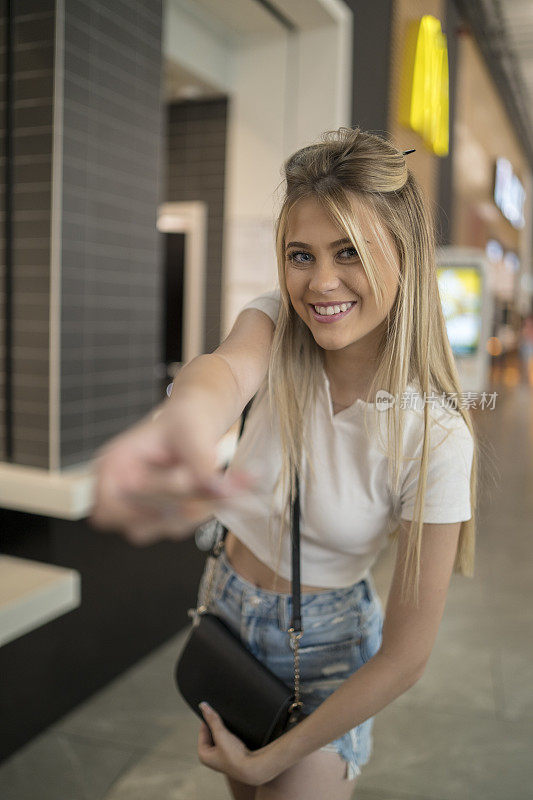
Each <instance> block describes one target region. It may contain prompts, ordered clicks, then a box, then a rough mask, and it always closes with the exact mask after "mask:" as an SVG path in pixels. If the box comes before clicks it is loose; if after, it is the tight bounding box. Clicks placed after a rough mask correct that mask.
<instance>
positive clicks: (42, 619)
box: [0, 555, 81, 646]
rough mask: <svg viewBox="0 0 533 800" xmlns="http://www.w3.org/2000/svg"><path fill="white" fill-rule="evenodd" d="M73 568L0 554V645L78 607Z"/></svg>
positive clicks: (78, 583)
mask: <svg viewBox="0 0 533 800" xmlns="http://www.w3.org/2000/svg"><path fill="white" fill-rule="evenodd" d="M80 597H81V590H80V574H79V572H77V571H76V570H74V569H66V568H65V567H57V566H55V565H52V564H42V563H40V562H39V561H31V560H29V559H26V558H15V557H14V556H4V555H0V646H2V645H4V644H7V643H8V642H11V641H13V639H16V638H18V637H19V636H23V635H24V634H25V633H28V632H29V631H32V630H34V629H35V628H38V627H40V626H41V625H45V624H46V623H47V622H50V620H52V619H55V618H56V617H59V616H61V615H62V614H66V612H67V611H71V610H72V609H73V608H77V607H78V606H79V605H80Z"/></svg>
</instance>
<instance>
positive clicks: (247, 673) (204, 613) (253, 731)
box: [175, 398, 308, 750]
mask: <svg viewBox="0 0 533 800" xmlns="http://www.w3.org/2000/svg"><path fill="white" fill-rule="evenodd" d="M253 400H254V398H252V399H251V400H250V402H249V403H248V404H247V405H246V407H245V409H244V411H243V413H242V419H241V427H240V432H239V438H240V436H241V434H242V431H243V428H244V422H245V419H246V415H247V413H248V411H249V409H250V406H251V404H252V402H253ZM205 524H206V523H204V525H205ZM217 525H219V526H220V528H221V530H222V534H221V535H220V536H219V537H218V539H217V541H215V543H214V545H213V546H212V548H211V549H210V551H209V553H208V559H209V558H211V559H212V562H211V571H210V573H209V575H208V578H209V580H208V586H207V590H206V598H205V601H204V602H203V603H202V602H199V605H198V607H197V608H196V609H191V611H193V613H194V619H193V624H192V628H191V631H190V633H189V635H188V637H187V639H186V641H185V644H184V646H183V649H182V651H181V655H180V657H179V659H178V661H177V663H176V667H175V681H176V685H177V688H178V691H179V692H180V694H181V695H182V696H183V698H184V699H185V700H186V702H187V703H188V704H189V706H190V707H191V708H192V710H193V711H194V712H195V713H196V714H197V715H198V717H200V719H202V720H203V715H202V712H201V709H200V708H199V703H200V702H201V701H202V700H206V701H207V702H208V703H209V705H210V706H212V708H214V709H215V711H217V712H218V713H219V714H220V716H221V717H222V719H223V721H224V724H225V725H226V727H227V728H228V730H230V731H231V732H232V733H234V734H235V735H236V736H238V737H239V739H241V740H242V741H243V742H244V743H245V744H246V746H247V747H248V748H249V749H250V750H257V749H258V748H260V747H264V746H265V745H266V744H268V743H269V742H271V741H273V740H274V739H277V738H278V736H281V734H283V733H284V732H285V731H286V730H288V729H289V728H291V727H292V726H293V725H295V724H297V723H298V722H300V721H301V720H302V719H304V718H305V717H306V716H308V715H307V714H305V713H304V712H303V711H302V706H303V703H302V701H301V699H300V668H299V651H298V645H299V640H300V638H301V637H302V635H303V628H302V620H301V606H300V599H301V596H300V493H299V480H298V475H297V476H296V496H295V498H294V500H293V502H292V506H291V539H292V619H291V624H290V627H289V629H288V631H287V633H288V636H289V646H290V647H291V649H292V650H293V653H294V690H291V688H289V687H288V686H287V685H286V684H285V683H283V681H281V680H280V678H278V676H277V675H275V674H274V673H273V672H272V671H271V670H269V669H268V667H265V665H264V664H263V663H262V662H261V661H259V659H258V658H256V657H255V656H254V655H253V653H251V652H250V650H248V648H247V647H246V645H245V644H244V643H243V642H242V640H241V639H240V638H239V637H238V636H237V635H236V634H235V633H234V632H233V631H232V630H231V629H230V628H229V627H228V626H227V625H226V623H225V622H224V621H223V620H222V619H220V618H219V617H217V616H216V614H213V613H211V612H210V611H209V603H210V601H211V592H212V586H213V578H214V573H215V565H216V559H217V558H218V556H219V555H220V553H221V551H222V549H223V547H224V540H225V538H226V534H227V532H228V529H227V528H226V527H224V526H223V525H221V524H220V523H219V522H218V521H217ZM201 527H202V526H200V528H201Z"/></svg>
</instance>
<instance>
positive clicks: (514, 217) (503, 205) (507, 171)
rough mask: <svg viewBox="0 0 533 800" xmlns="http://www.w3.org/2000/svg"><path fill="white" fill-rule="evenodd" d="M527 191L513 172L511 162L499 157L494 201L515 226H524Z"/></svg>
mask: <svg viewBox="0 0 533 800" xmlns="http://www.w3.org/2000/svg"><path fill="white" fill-rule="evenodd" d="M525 198H526V191H525V189H524V187H523V186H522V184H521V182H520V180H519V179H518V177H517V176H516V175H515V174H514V172H513V167H512V165H511V162H510V161H508V160H507V159H506V158H498V159H497V161H496V172H495V177H494V202H495V203H496V205H497V206H498V208H499V209H500V211H501V212H502V214H503V216H504V217H505V218H506V219H508V220H509V222H510V223H511V225H512V226H513V227H514V228H523V227H524V225H525V219H524V201H525Z"/></svg>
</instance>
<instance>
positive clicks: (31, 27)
mask: <svg viewBox="0 0 533 800" xmlns="http://www.w3.org/2000/svg"><path fill="white" fill-rule="evenodd" d="M54 6H55V3H54V0H21V2H17V3H13V4H12V7H13V9H14V15H15V23H14V24H15V37H14V40H13V69H14V95H13V105H12V114H13V187H14V188H13V215H12V236H13V295H12V303H13V324H12V348H11V357H12V366H13V375H12V380H13V395H12V397H13V409H14V412H13V447H14V451H13V459H14V461H15V462H17V463H19V464H27V465H30V466H36V467H47V466H48V418H49V413H48V411H49V409H48V370H49V342H48V332H49V323H48V316H49V303H50V295H49V286H50V276H49V264H50V238H49V234H50V187H51V153H52V149H51V142H52V95H53V64H54V23H55V12H54ZM6 22H7V21H6V9H5V3H3V4H2V32H1V36H0V41H1V42H2V47H3V51H2V53H1V54H0V70H1V76H2V96H1V100H2V104H1V109H0V115H1V123H0V124H1V128H2V159H1V165H0V180H1V185H2V191H1V195H2V223H1V224H2V233H1V235H2V248H1V255H0V259H1V261H0V263H1V271H2V275H1V281H2V292H3V289H4V268H5V259H4V256H5V250H4V238H3V237H4V215H3V212H4V200H5V190H6V187H5V182H4V176H5V158H4V141H5V128H4V121H5V79H6V75H5V55H4V54H5V45H6V35H7V24H6ZM0 309H1V310H0V328H1V331H0V337H1V340H0V344H1V346H2V360H1V365H0V392H1V400H0V405H1V412H0V459H2V460H5V459H6V458H7V455H6V451H5V441H6V431H5V427H4V398H5V377H6V376H5V367H4V364H5V361H4V358H3V356H4V326H5V319H4V310H5V298H4V295H3V294H2V296H1V303H0Z"/></svg>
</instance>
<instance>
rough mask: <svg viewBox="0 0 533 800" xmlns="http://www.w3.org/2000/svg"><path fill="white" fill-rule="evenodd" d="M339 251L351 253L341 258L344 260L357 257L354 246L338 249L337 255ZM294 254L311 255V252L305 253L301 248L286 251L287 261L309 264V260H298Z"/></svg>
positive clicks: (339, 253)
mask: <svg viewBox="0 0 533 800" xmlns="http://www.w3.org/2000/svg"><path fill="white" fill-rule="evenodd" d="M341 253H351V254H352V255H350V256H348V258H345V259H343V260H345V261H348V260H350V259H352V258H358V257H359V256H358V253H357V250H356V249H355V247H345V248H344V250H339V252H338V253H337V255H338V256H339V255H341ZM296 256H311V254H310V253H306V252H305V251H303V250H293V251H292V252H291V253H288V255H287V260H288V261H292V263H293V264H309V263H310V262H309V261H300V260H298V259H297V258H296ZM311 258H312V256H311Z"/></svg>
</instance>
